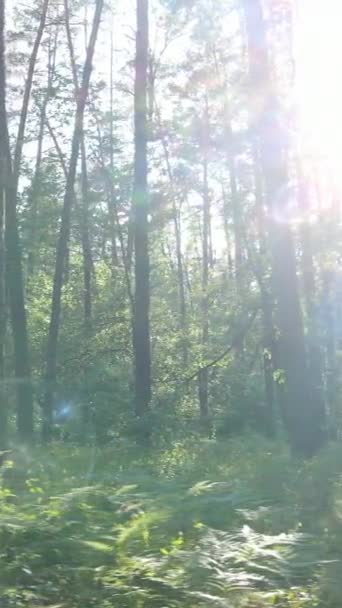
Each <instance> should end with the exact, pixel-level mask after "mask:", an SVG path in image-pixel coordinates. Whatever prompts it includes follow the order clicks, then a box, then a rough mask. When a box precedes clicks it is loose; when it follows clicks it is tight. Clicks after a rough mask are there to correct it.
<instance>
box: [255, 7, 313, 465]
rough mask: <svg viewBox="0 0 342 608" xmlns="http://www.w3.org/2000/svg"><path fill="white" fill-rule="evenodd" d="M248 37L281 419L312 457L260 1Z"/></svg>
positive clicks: (280, 146)
mask: <svg viewBox="0 0 342 608" xmlns="http://www.w3.org/2000/svg"><path fill="white" fill-rule="evenodd" d="M243 8H244V13H245V21H246V31H247V39H248V58H249V78H250V87H251V94H252V95H253V99H254V100H255V107H257V108H258V109H259V115H258V116H257V118H256V122H255V124H253V125H252V128H254V129H255V131H256V136H257V140H258V146H259V153H260V158H261V164H262V170H263V176H264V182H265V197H266V204H267V212H268V219H269V232H270V234H269V237H270V246H271V254H272V281H273V289H274V295H275V298H276V306H277V310H276V312H277V317H276V318H277V327H278V330H279V351H278V352H279V365H280V368H281V369H282V370H283V371H284V375H285V378H284V380H285V382H284V386H283V390H284V399H283V408H282V409H283V411H282V414H283V419H284V423H285V426H286V429H287V432H288V435H289V440H290V443H291V446H292V449H293V451H294V452H296V453H298V454H303V455H305V456H310V455H312V454H313V453H314V452H315V451H316V450H317V449H318V448H319V447H320V446H321V444H322V441H323V436H324V435H323V424H324V410H323V404H322V401H321V398H320V395H317V393H316V392H315V391H314V390H313V386H312V382H311V379H310V375H309V370H308V364H307V358H306V345H305V339H304V327H303V319H302V311H301V306H300V300H299V289H298V281H297V269H296V256H295V248H294V243H293V236H292V232H291V227H290V226H289V224H288V223H287V222H285V221H281V220H282V218H283V217H284V212H285V209H284V207H285V205H286V204H287V200H286V193H287V192H288V167H287V154H286V149H285V145H284V126H283V121H282V117H281V110H280V107H279V102H278V99H277V95H276V93H275V88H274V85H273V82H272V76H271V70H270V65H269V58H268V48H267V41H266V31H265V22H264V16H263V12H262V7H261V2H260V1H259V0H243Z"/></svg>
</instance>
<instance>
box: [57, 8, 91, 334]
mask: <svg viewBox="0 0 342 608" xmlns="http://www.w3.org/2000/svg"><path fill="white" fill-rule="evenodd" d="M64 18H65V30H66V35H67V41H68V48H69V56H70V64H71V72H72V78H73V82H74V89H75V99H76V100H77V99H78V97H79V95H80V88H79V82H78V74H77V67H76V61H75V53H74V45H73V41H72V35H71V29H70V14H69V4H68V0H64ZM85 43H86V48H87V44H88V40H87V15H85ZM80 147H81V193H82V205H81V209H80V223H81V226H80V228H81V240H82V252H83V312H84V324H85V327H86V329H88V330H89V329H90V323H91V310H92V302H91V278H92V267H93V264H92V256H91V246H90V238H89V192H88V171H87V155H86V146H85V140H84V132H83V128H82V131H81V136H80Z"/></svg>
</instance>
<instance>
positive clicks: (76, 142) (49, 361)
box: [42, 0, 103, 442]
mask: <svg viewBox="0 0 342 608" xmlns="http://www.w3.org/2000/svg"><path fill="white" fill-rule="evenodd" d="M102 8H103V0H97V2H96V6H95V12H94V18H93V24H92V31H91V35H90V39H89V44H88V48H87V53H86V60H85V64H84V68H83V75H82V83H81V87H80V89H79V93H78V96H77V108H76V115H75V124H74V132H73V137H72V146H71V155H70V162H69V169H68V176H67V180H66V185H65V194H64V202H63V209H62V218H61V227H60V233H59V238H58V244H57V253H56V265H55V274H54V281H53V292H52V306H51V317H50V326H49V334H48V344H47V353H46V393H45V399H44V412H43V414H44V420H43V430H42V434H43V441H44V442H48V441H49V440H50V438H51V431H52V422H53V408H52V403H53V393H54V386H55V383H56V373H57V345H58V334H59V326H60V314H61V297H62V286H63V275H64V270H65V260H66V256H67V250H68V243H69V236H70V219H71V209H72V204H73V200H74V184H75V177H76V167H77V160H78V154H79V148H80V144H81V140H82V132H83V117H84V110H85V104H86V100H87V96H88V90H89V82H90V75H91V70H92V60H93V55H94V50H95V44H96V38H97V34H98V29H99V25H100V19H101V13H102Z"/></svg>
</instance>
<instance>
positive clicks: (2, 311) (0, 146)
mask: <svg viewBox="0 0 342 608" xmlns="http://www.w3.org/2000/svg"><path fill="white" fill-rule="evenodd" d="M4 23H5V7H4V2H1V3H0V448H3V447H5V446H6V441H7V407H6V401H5V391H4V382H5V369H4V366H5V357H4V354H5V333H6V282H5V274H6V262H5V204H6V178H7V171H8V161H9V158H8V149H7V146H6V147H5V146H4V143H5V140H6V138H7V137H8V134H7V122H6V102H5V94H6V80H5V32H4Z"/></svg>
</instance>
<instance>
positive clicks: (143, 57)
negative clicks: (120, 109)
mask: <svg viewBox="0 0 342 608" xmlns="http://www.w3.org/2000/svg"><path fill="white" fill-rule="evenodd" d="M136 6H137V32H136V57H135V87H134V129H135V131H134V148H135V155H134V190H133V206H134V253H135V257H134V259H135V265H134V271H135V304H134V337H133V347H134V371H135V412H136V414H137V416H139V417H141V416H143V415H144V414H145V413H146V411H147V410H148V407H149V404H150V400H151V347H150V318H149V308H150V262H149V250H148V207H149V204H148V185H147V172H148V167H147V64H148V0H137V5H136Z"/></svg>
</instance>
